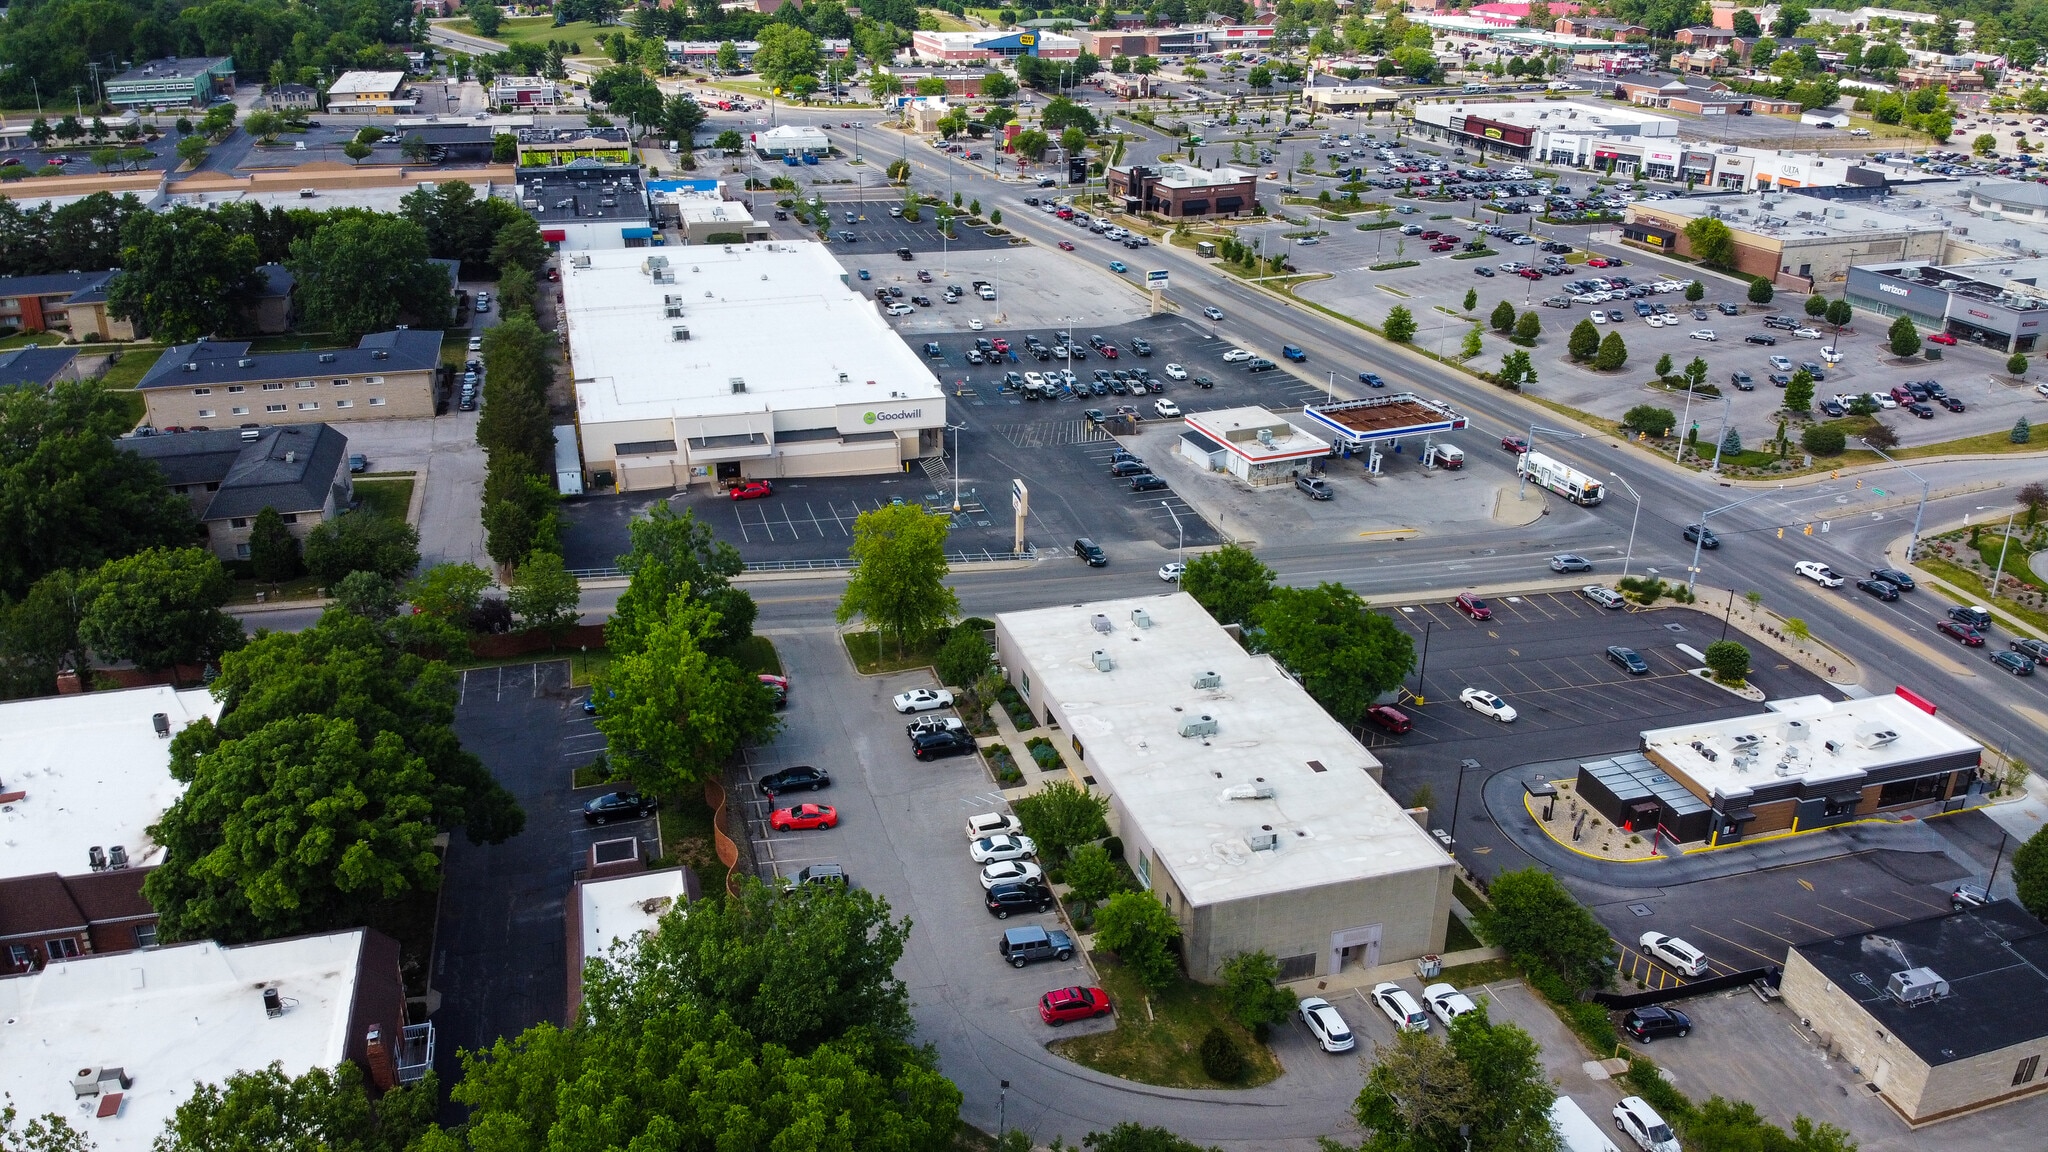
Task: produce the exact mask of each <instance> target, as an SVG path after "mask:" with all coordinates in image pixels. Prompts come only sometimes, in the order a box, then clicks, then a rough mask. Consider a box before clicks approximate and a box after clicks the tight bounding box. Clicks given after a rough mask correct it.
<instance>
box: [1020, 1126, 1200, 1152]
mask: <svg viewBox="0 0 2048 1152" xmlns="http://www.w3.org/2000/svg"><path fill="white" fill-rule="evenodd" d="M1081 1145H1082V1147H1084V1148H1086V1149H1088V1152H1216V1149H1215V1147H1214V1146H1213V1145H1212V1146H1210V1147H1209V1148H1206V1149H1205V1148H1203V1147H1202V1146H1201V1145H1199V1144H1196V1143H1195V1142H1194V1141H1192V1140H1187V1139H1183V1138H1182V1137H1180V1136H1177V1135H1175V1134H1174V1133H1173V1132H1172V1131H1170V1130H1168V1129H1165V1128H1158V1127H1148V1126H1146V1125H1142V1124H1138V1123H1135V1122H1133V1121H1129V1120H1126V1121H1124V1122H1123V1123H1121V1124H1118V1125H1117V1126H1116V1127H1114V1128H1111V1129H1110V1130H1109V1131H1107V1132H1090V1133H1089V1134H1088V1135H1087V1136H1085V1137H1083V1138H1082V1140H1081ZM1005 1152H1007V1150H1005Z"/></svg>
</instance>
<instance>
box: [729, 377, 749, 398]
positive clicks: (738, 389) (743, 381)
mask: <svg viewBox="0 0 2048 1152" xmlns="http://www.w3.org/2000/svg"><path fill="white" fill-rule="evenodd" d="M746 390H747V378H746V377H744V376H734V377H733V378H732V394H733V395H735V396H737V395H739V394H740V393H742V392H745V391H746Z"/></svg>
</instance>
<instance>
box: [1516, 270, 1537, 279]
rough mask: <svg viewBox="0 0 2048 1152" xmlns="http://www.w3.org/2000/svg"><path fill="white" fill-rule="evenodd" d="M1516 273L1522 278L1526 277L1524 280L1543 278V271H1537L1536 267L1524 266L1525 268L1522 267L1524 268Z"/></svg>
mask: <svg viewBox="0 0 2048 1152" xmlns="http://www.w3.org/2000/svg"><path fill="white" fill-rule="evenodd" d="M1515 275H1517V276H1520V277H1521V278H1522V279H1524V280H1541V279H1543V273H1541V272H1538V271H1537V270H1535V269H1534V268H1524V269H1522V270H1521V271H1520V272H1517V273H1515Z"/></svg>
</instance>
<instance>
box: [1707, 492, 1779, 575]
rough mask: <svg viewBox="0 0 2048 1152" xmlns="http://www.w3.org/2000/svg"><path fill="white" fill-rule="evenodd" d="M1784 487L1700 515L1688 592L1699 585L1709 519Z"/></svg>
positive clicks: (1708, 510) (1711, 509) (1710, 509)
mask: <svg viewBox="0 0 2048 1152" xmlns="http://www.w3.org/2000/svg"><path fill="white" fill-rule="evenodd" d="M1784 487H1785V486H1784V485H1783V484H1780V485H1778V486H1777V487H1776V488H1773V489H1771V491H1770V492H1759V493H1757V494H1756V495H1754V496H1745V497H1743V498H1742V499H1740V500H1737V501H1736V502H1735V503H1733V504H1723V505H1721V506H1720V507H1719V508H1709V509H1707V510H1706V511H1704V512H1702V513H1700V530H1699V532H1698V533H1696V534H1695V535H1694V536H1693V538H1692V565H1691V566H1690V567H1688V568H1687V569H1686V573H1685V590H1686V591H1687V592H1690V591H1692V588H1693V585H1694V584H1696V583H1698V581H1699V577H1700V547H1701V546H1702V545H1704V544H1705V543H1706V541H1707V520H1708V518H1709V517H1713V516H1719V515H1720V514H1721V513H1723V512H1726V511H1728V510H1729V509H1731V508H1740V507H1742V506H1743V505H1744V504H1747V503H1749V502H1750V501H1752V500H1761V499H1763V498H1764V497H1766V496H1769V495H1771V493H1772V492H1780V491H1783V490H1784Z"/></svg>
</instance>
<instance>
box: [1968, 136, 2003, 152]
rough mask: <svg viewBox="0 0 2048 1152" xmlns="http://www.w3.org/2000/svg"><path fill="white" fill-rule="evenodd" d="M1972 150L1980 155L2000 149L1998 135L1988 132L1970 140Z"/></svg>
mask: <svg viewBox="0 0 2048 1152" xmlns="http://www.w3.org/2000/svg"><path fill="white" fill-rule="evenodd" d="M1970 151H1972V152H1975V153H1976V154H1977V155H1979V156H1989V155H1991V154H1992V153H1993V152H1996V151H1998V137H1996V136H1993V135H1992V134H1991V133H1989V132H1986V133H1984V134H1982V135H1980V136H1978V137H1977V138H1976V139H1975V140H1973V141H1971V142H1970Z"/></svg>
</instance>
